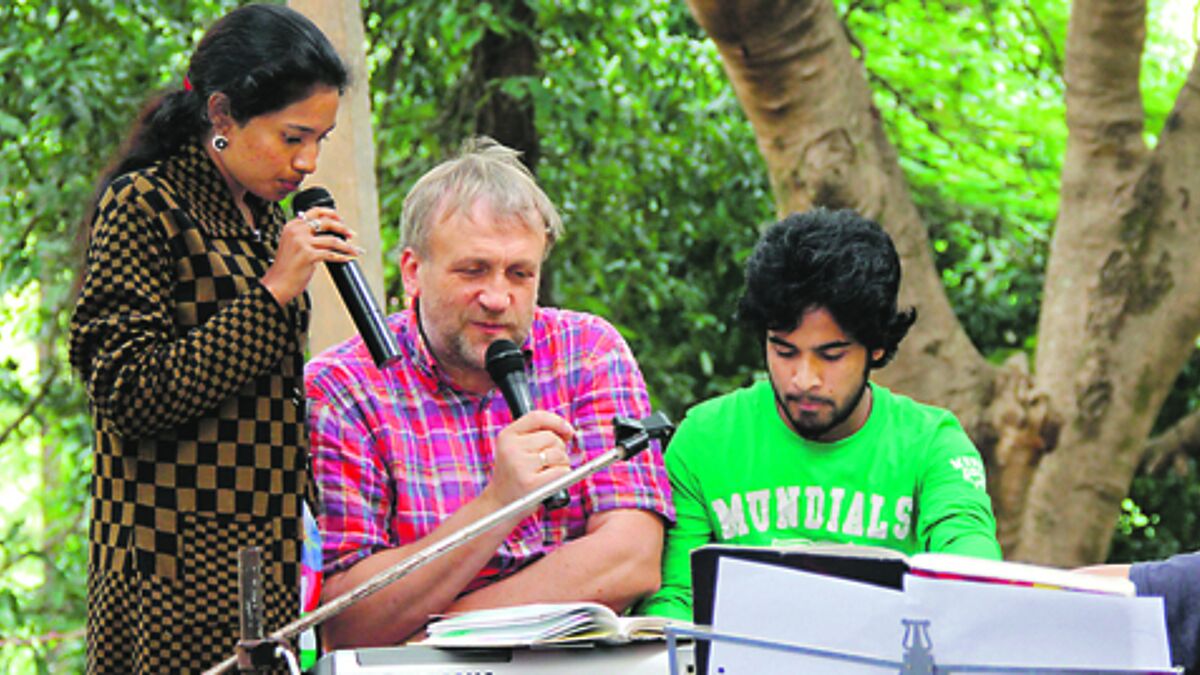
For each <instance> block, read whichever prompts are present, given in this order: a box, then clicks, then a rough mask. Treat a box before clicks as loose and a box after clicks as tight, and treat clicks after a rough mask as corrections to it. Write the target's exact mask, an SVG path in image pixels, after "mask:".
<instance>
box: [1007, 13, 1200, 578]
mask: <svg viewBox="0 0 1200 675" xmlns="http://www.w3.org/2000/svg"><path fill="white" fill-rule="evenodd" d="M1144 39H1145V5H1144V3H1140V2H1135V3H1130V2H1123V1H1121V2H1118V1H1098V0H1080V1H1077V2H1075V3H1074V4H1073V6H1072V11H1071V23H1070V27H1069V30H1068V34H1067V45H1066V83H1067V92H1066V103H1067V127H1068V131H1069V136H1068V141H1067V151H1066V158H1065V161H1064V163H1063V180H1062V194H1061V207H1060V209H1059V213H1060V215H1059V219H1058V222H1057V225H1056V232H1055V236H1054V240H1053V242H1052V248H1051V254H1050V262H1049V268H1048V270H1047V274H1046V289H1045V297H1044V299H1043V303H1042V312H1041V320H1040V323H1039V327H1038V335H1039V338H1038V345H1039V346H1038V355H1037V372H1038V381H1039V384H1040V385H1041V386H1042V387H1043V388H1044V389H1045V390H1046V391H1047V392H1049V395H1050V398H1051V400H1052V401H1053V402H1054V406H1055V408H1056V409H1058V410H1060V411H1062V414H1063V417H1064V419H1065V420H1066V421H1067V423H1066V424H1065V425H1064V426H1063V430H1062V437H1061V446H1062V447H1061V448H1060V449H1059V450H1058V451H1056V452H1055V453H1054V454H1053V455H1051V456H1050V457H1049V458H1047V460H1046V462H1045V463H1044V465H1043V466H1042V468H1041V469H1040V470H1039V471H1038V473H1037V475H1036V477H1035V479H1034V482H1033V485H1032V488H1031V490H1030V494H1029V503H1028V509H1027V516H1026V518H1025V520H1024V522H1023V523H1022V537H1021V545H1020V546H1019V547H1018V549H1017V555H1018V556H1020V557H1022V558H1023V559H1029V560H1038V561H1047V562H1061V563H1067V564H1073V563H1076V562H1092V561H1096V560H1102V559H1103V558H1104V557H1105V555H1106V553H1107V551H1108V545H1109V542H1110V539H1111V536H1112V531H1113V525H1114V523H1115V521H1116V517H1117V514H1118V512H1119V504H1120V501H1121V499H1122V498H1123V497H1124V496H1125V495H1126V494H1127V493H1128V488H1129V483H1130V480H1131V479H1132V477H1133V473H1134V470H1135V469H1136V467H1137V465H1138V462H1139V461H1140V459H1141V457H1142V453H1143V450H1144V448H1145V446H1146V441H1147V435H1148V434H1149V432H1150V429H1151V427H1152V425H1153V423H1154V419H1155V417H1156V415H1157V414H1158V411H1159V408H1160V407H1161V406H1162V402H1163V400H1164V399H1165V398H1166V396H1167V394H1168V393H1169V391H1170V388H1171V386H1172V384H1173V383H1174V381H1175V378H1176V376H1177V375H1178V373H1179V371H1180V369H1181V368H1182V367H1183V365H1184V363H1185V361H1186V360H1187V358H1188V356H1189V354H1191V352H1192V350H1193V349H1194V341H1195V338H1196V334H1197V331H1198V330H1200V298H1198V297H1197V295H1198V290H1200V289H1198V284H1197V283H1196V282H1195V281H1194V278H1195V275H1194V274H1190V273H1189V272H1190V270H1189V266H1190V265H1191V264H1192V259H1193V258H1194V257H1195V253H1196V251H1197V250H1200V237H1198V234H1200V233H1198V231H1197V227H1196V217H1197V213H1196V208H1195V205H1194V204H1192V199H1191V197H1190V195H1192V194H1195V193H1196V191H1197V187H1200V184H1198V183H1200V173H1197V170H1198V169H1200V166H1198V165H1200V162H1198V161H1197V159H1196V154H1197V151H1198V150H1200V148H1198V147H1197V135H1196V133H1197V132H1196V128H1197V125H1198V124H1200V110H1197V105H1196V95H1195V92H1196V87H1197V84H1200V83H1198V82H1197V70H1196V68H1195V67H1194V65H1193V68H1192V71H1191V73H1190V76H1189V81H1188V84H1187V86H1185V87H1184V88H1183V90H1182V91H1181V93H1180V96H1179V99H1178V100H1177V101H1176V107H1175V110H1174V111H1173V112H1172V113H1171V115H1170V117H1169V118H1168V121H1167V124H1166V128H1165V129H1164V130H1163V133H1162V134H1161V135H1160V141H1159V144H1158V146H1157V148H1156V149H1155V150H1154V151H1153V152H1151V151H1150V150H1148V149H1147V148H1146V146H1145V143H1144V141H1143V135H1142V126H1143V119H1144V113H1143V110H1142V100H1141V94H1140V91H1139V88H1138V77H1139V74H1140V62H1141V57H1142V44H1143V41H1144Z"/></svg>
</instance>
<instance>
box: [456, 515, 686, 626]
mask: <svg viewBox="0 0 1200 675" xmlns="http://www.w3.org/2000/svg"><path fill="white" fill-rule="evenodd" d="M662 540H663V525H662V520H661V518H660V517H659V516H658V515H657V514H654V513H650V512H648V511H639V510H636V509H620V510H617V511H610V512H606V513H601V514H594V515H592V517H591V519H590V520H589V522H588V532H587V534H585V535H584V536H582V537H580V538H578V539H575V540H572V541H570V542H567V543H566V544H564V545H563V546H561V547H560V548H558V549H556V550H555V551H554V552H552V553H550V554H549V555H547V556H546V557H544V558H542V559H541V560H538V561H537V562H535V563H533V564H531V565H529V566H528V567H526V568H525V569H523V570H521V571H520V572H518V573H516V574H514V575H512V576H510V577H508V578H506V579H504V580H502V581H498V582H496V583H494V584H491V585H489V586H486V587H484V588H481V589H479V590H477V591H475V592H473V593H471V594H469V595H466V596H463V597H462V598H460V599H459V600H458V601H456V602H455V603H454V604H453V605H452V606H451V611H466V610H472V609H485V608H489V607H503V606H508V605H517V604H526V603H531V602H577V601H583V600H587V601H592V602H599V603H602V604H605V605H608V606H609V607H612V608H613V609H614V610H616V611H622V610H624V609H625V608H626V607H629V606H630V605H632V604H633V603H634V602H636V601H637V600H638V599H639V598H641V597H643V596H645V595H647V594H649V593H653V592H654V591H655V590H656V589H657V588H658V584H659V575H660V565H661V556H662Z"/></svg>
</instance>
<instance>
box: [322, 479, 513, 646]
mask: <svg viewBox="0 0 1200 675" xmlns="http://www.w3.org/2000/svg"><path fill="white" fill-rule="evenodd" d="M496 508H498V506H496V505H495V504H492V503H490V501H489V500H488V499H487V498H484V497H480V498H478V499H476V500H475V501H473V502H471V503H469V504H467V505H466V506H464V507H463V508H462V509H459V511H458V512H456V513H455V514H454V515H452V516H451V517H449V518H447V519H446V520H445V521H443V522H442V524H441V525H439V526H438V527H437V529H435V530H434V531H433V532H431V533H430V534H429V535H428V536H426V537H425V538H423V539H421V540H419V541H416V542H414V543H412V544H407V545H405V546H401V547H398V548H392V549H386V550H383V551H379V552H377V553H375V554H373V555H371V556H369V557H367V558H364V559H362V560H360V561H358V562H357V563H355V564H354V565H353V566H352V567H350V568H349V569H347V570H345V571H343V572H340V573H337V574H334V575H332V576H330V577H329V578H327V579H326V581H325V588H324V592H323V594H322V595H323V599H324V600H325V601H326V602H328V601H329V600H331V599H333V598H335V597H337V596H339V595H342V594H343V593H346V592H348V591H350V590H352V589H354V588H356V587H358V586H359V585H360V584H362V583H364V582H366V581H368V580H369V579H371V578H372V577H374V576H375V575H377V574H379V573H380V572H382V571H383V570H386V569H388V568H390V567H393V566H394V565H396V564H397V563H399V562H401V561H403V560H405V559H406V558H408V557H409V556H411V555H413V554H415V553H417V552H419V551H421V550H423V549H425V548H426V547H428V546H430V545H431V544H434V543H436V542H438V541H441V540H443V539H445V538H447V537H449V536H451V535H453V534H454V533H455V532H457V531H458V530H461V529H462V528H464V527H467V526H468V525H470V524H471V523H473V522H475V521H476V520H478V519H479V518H482V517H485V516H486V515H488V514H489V513H492V512H493V511H495V510H496ZM518 522H520V517H519V516H518V517H516V518H514V519H513V520H512V521H511V522H508V523H501V524H500V525H497V526H496V527H494V528H492V529H491V530H488V531H486V532H484V533H482V534H481V535H480V536H479V537H477V538H475V539H474V540H473V541H470V542H468V543H466V544H463V545H462V546H459V547H458V548H456V549H454V550H453V551H450V552H449V553H447V554H445V555H443V556H442V557H440V558H438V559H436V560H433V561H432V562H430V563H428V564H426V565H425V566H423V567H421V568H420V569H417V570H415V571H413V572H412V573H411V574H409V575H408V576H406V577H404V578H402V579H400V580H399V581H396V582H394V583H392V584H390V585H388V586H387V587H386V588H383V589H382V590H380V591H378V592H377V593H375V594H374V595H371V596H369V597H367V598H364V599H363V600H361V601H359V602H358V603H357V604H355V605H353V606H352V607H350V608H349V609H347V610H345V611H344V612H342V613H341V614H339V615H338V616H336V617H334V618H332V619H330V620H329V621H328V622H326V623H325V627H324V632H323V637H324V640H325V644H326V647H327V648H329V649H337V648H346V647H369V646H381V645H390V644H397V643H399V642H401V641H403V640H405V639H406V638H408V637H410V636H411V635H412V634H413V633H415V632H416V631H418V630H420V629H421V627H422V626H424V625H425V623H426V622H427V621H428V619H429V616H430V615H432V614H438V613H442V612H445V611H447V608H448V607H450V605H451V603H453V602H454V599H455V598H456V597H457V596H458V594H459V593H461V592H462V590H463V589H464V588H466V586H467V584H469V583H470V582H471V581H472V580H473V579H474V578H475V575H476V574H477V573H478V572H479V570H480V569H482V568H483V566H484V565H486V564H487V562H488V560H490V559H491V557H492V556H493V555H494V554H495V553H496V549H497V548H498V547H499V546H500V544H501V543H502V542H503V541H504V538H505V537H506V536H507V535H508V533H509V532H510V531H511V530H512V528H513V527H515V526H516V524H517V523H518Z"/></svg>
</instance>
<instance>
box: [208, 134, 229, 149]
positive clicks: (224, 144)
mask: <svg viewBox="0 0 1200 675" xmlns="http://www.w3.org/2000/svg"><path fill="white" fill-rule="evenodd" d="M212 146H213V149H215V150H216V151H217V152H221V151H222V150H224V149H225V148H228V147H229V139H228V138H225V137H224V136H222V135H221V134H217V135H216V136H213V140H212Z"/></svg>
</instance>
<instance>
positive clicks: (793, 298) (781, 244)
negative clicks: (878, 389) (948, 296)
mask: <svg viewBox="0 0 1200 675" xmlns="http://www.w3.org/2000/svg"><path fill="white" fill-rule="evenodd" d="M899 290H900V256H899V255H897V254H896V247H895V246H894V245H893V244H892V239H891V237H889V236H888V234H887V233H886V232H884V231H883V228H882V227H880V226H879V224H878V223H876V222H874V221H872V220H869V219H867V218H864V217H862V216H860V215H858V214H857V213H855V212H854V211H851V210H849V209H842V210H839V211H830V210H827V209H823V208H818V209H814V210H812V211H806V212H804V213H793V214H792V215H790V216H788V217H786V218H784V219H783V220H781V221H779V222H777V223H774V224H772V225H771V226H770V227H768V228H767V230H766V231H765V232H763V234H762V237H761V238H760V239H759V240H758V244H757V245H756V246H755V248H754V252H753V253H752V254H751V255H750V259H749V260H747V261H746V290H745V293H744V294H743V295H742V297H741V300H740V301H739V302H738V310H737V316H738V318H739V319H740V320H741V321H742V322H744V323H745V324H746V325H748V326H749V327H750V328H751V329H753V330H754V331H756V333H757V334H760V335H761V334H764V333H766V332H767V331H769V330H779V331H790V330H793V329H794V328H795V327H796V326H797V325H798V324H799V323H800V319H801V318H802V317H803V316H804V313H805V312H806V311H808V310H810V309H814V308H818V307H821V308H825V309H826V310H828V311H829V313H830V314H832V315H833V318H834V319H835V320H836V321H837V322H838V325H839V326H841V328H842V330H844V331H845V332H846V333H847V334H848V335H849V336H850V337H852V338H854V339H855V340H856V341H858V342H860V343H862V344H863V345H864V346H865V347H866V348H867V351H868V353H870V352H873V351H875V350H876V349H883V350H884V353H883V356H882V357H880V358H878V359H872V360H871V362H870V367H872V368H881V367H883V366H885V365H887V363H888V362H889V361H891V360H892V357H893V356H895V355H896V349H897V348H898V347H899V346H900V341H901V340H903V339H904V336H905V335H906V334H907V333H908V329H909V328H910V327H911V326H912V324H913V322H914V321H916V319H917V310H916V309H914V308H911V307H910V308H908V309H904V310H900V311H897V309H896V296H897V294H898V293H899Z"/></svg>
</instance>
